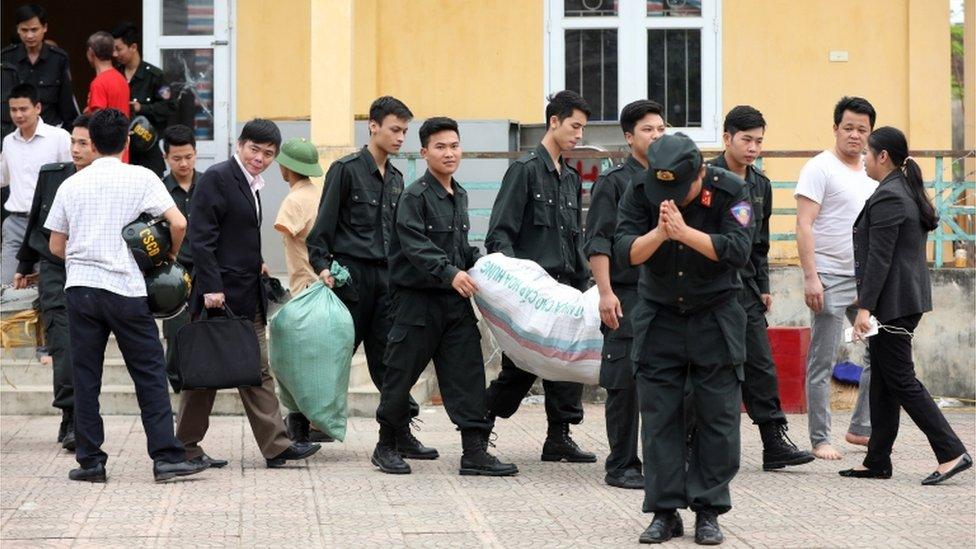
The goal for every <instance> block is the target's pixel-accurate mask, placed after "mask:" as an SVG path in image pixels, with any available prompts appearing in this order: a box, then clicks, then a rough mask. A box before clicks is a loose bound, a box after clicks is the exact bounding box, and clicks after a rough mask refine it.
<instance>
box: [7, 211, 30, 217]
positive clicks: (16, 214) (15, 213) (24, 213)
mask: <svg viewBox="0 0 976 549" xmlns="http://www.w3.org/2000/svg"><path fill="white" fill-rule="evenodd" d="M7 213H8V214H10V215H12V216H14V217H28V216H29V214H28V213H27V212H7Z"/></svg>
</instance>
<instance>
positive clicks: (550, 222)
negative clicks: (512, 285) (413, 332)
mask: <svg viewBox="0 0 976 549" xmlns="http://www.w3.org/2000/svg"><path fill="white" fill-rule="evenodd" d="M560 162H561V169H560V170H557V169H556V165H555V164H554V163H553V161H552V157H551V156H550V155H549V151H547V150H546V148H545V147H544V146H543V145H542V144H541V143H540V144H539V145H538V146H537V147H536V148H535V149H534V150H533V151H531V152H529V153H528V154H526V155H525V156H523V157H522V158H519V159H518V160H516V161H515V162H514V163H513V164H512V165H511V166H509V168H508V170H507V171H506V172H505V177H504V178H503V179H502V185H501V189H499V191H498V195H497V196H496V197H495V205H494V207H493V208H492V210H491V219H490V221H489V223H488V236H487V238H486V239H485V247H486V248H487V250H488V252H489V253H494V252H501V253H503V254H505V255H507V256H510V257H516V258H519V259H530V260H532V261H535V262H536V263H538V264H539V265H540V266H541V267H542V268H543V269H545V270H546V272H548V273H549V274H550V275H553V276H565V277H567V278H569V279H571V280H572V281H573V282H574V283H575V284H577V286H579V287H582V285H583V283H584V282H585V281H586V280H587V279H588V277H589V275H588V269H587V265H586V258H585V257H584V256H583V237H582V234H581V225H582V215H581V209H580V205H581V202H582V198H583V185H582V182H581V180H580V176H579V173H577V171H576V170H574V169H573V168H571V167H570V166H569V165H567V164H566V163H565V161H563V160H562V159H560Z"/></svg>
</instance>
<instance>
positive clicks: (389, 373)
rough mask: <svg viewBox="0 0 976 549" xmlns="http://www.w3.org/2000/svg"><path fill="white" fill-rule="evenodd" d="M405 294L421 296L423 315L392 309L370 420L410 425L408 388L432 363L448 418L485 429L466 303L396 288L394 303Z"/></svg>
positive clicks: (476, 338)
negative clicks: (377, 394) (379, 384)
mask: <svg viewBox="0 0 976 549" xmlns="http://www.w3.org/2000/svg"><path fill="white" fill-rule="evenodd" d="M405 292H410V293H414V294H421V295H422V296H423V298H424V301H426V312H424V311H420V313H422V314H418V311H410V310H408V309H407V308H405V307H399V308H398V312H397V318H395V319H394V322H393V328H392V329H391V330H390V340H389V343H388V344H387V348H386V375H385V377H384V378H383V387H382V390H381V391H380V405H379V407H378V408H377V409H376V420H377V421H378V422H379V423H380V425H384V426H387V427H392V428H393V429H399V428H401V427H405V426H406V425H408V424H409V423H410V417H411V411H410V388H411V387H413V385H414V383H416V382H417V379H418V378H419V377H420V374H421V373H423V371H424V369H425V368H426V367H427V364H428V363H429V362H430V361H431V359H433V361H434V369H435V370H436V372H437V382H438V385H439V386H440V390H441V396H442V397H443V399H444V408H445V409H446V410H447V415H448V417H450V418H451V421H452V422H453V423H454V424H455V425H457V426H458V427H459V428H460V429H478V430H482V431H487V430H488V429H489V425H488V419H487V417H486V409H485V364H484V358H483V357H482V354H481V334H480V332H478V320H477V317H475V316H474V310H473V309H472V308H471V301H470V300H468V299H465V298H463V297H461V296H460V295H458V294H457V293H456V292H454V291H453V290H451V291H450V292H438V291H430V292H422V291H410V290H398V295H397V299H399V298H400V293H405ZM418 324H423V325H418Z"/></svg>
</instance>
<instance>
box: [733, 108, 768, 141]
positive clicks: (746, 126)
mask: <svg viewBox="0 0 976 549" xmlns="http://www.w3.org/2000/svg"><path fill="white" fill-rule="evenodd" d="M753 128H762V129H763V131H765V130H766V119H765V118H763V115H762V113H761V112H759V110H758V109H756V108H755V107H751V106H749V105H739V106H737V107H733V108H732V110H731V111H729V113H728V114H726V115H725V123H724V124H723V125H722V131H723V132H725V133H727V134H729V135H735V134H736V133H738V132H741V131H745V130H751V129H753Z"/></svg>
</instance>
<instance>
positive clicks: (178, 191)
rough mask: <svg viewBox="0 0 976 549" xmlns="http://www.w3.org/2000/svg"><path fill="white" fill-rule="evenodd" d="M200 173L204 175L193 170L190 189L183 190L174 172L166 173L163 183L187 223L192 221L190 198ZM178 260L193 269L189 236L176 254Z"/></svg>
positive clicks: (187, 267)
mask: <svg viewBox="0 0 976 549" xmlns="http://www.w3.org/2000/svg"><path fill="white" fill-rule="evenodd" d="M200 175H202V174H201V173H200V172H198V171H196V170H194V171H193V181H192V182H191V183H190V189H189V190H183V187H181V186H180V184H179V182H178V181H176V178H175V177H173V174H172V173H168V174H166V177H164V178H163V184H164V185H166V190H167V191H169V194H170V196H172V197H173V202H175V203H176V208H177V209H179V210H180V213H182V214H183V215H184V216H185V217H186V220H187V223H189V221H190V200H191V199H192V198H193V190H194V189H195V188H196V187H197V180H199V179H200ZM176 261H177V262H179V264H180V265H183V266H184V267H186V269H187V270H192V269H193V253H192V252H191V250H190V239H189V238H185V237H184V238H183V244H181V245H180V251H179V253H178V254H176Z"/></svg>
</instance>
